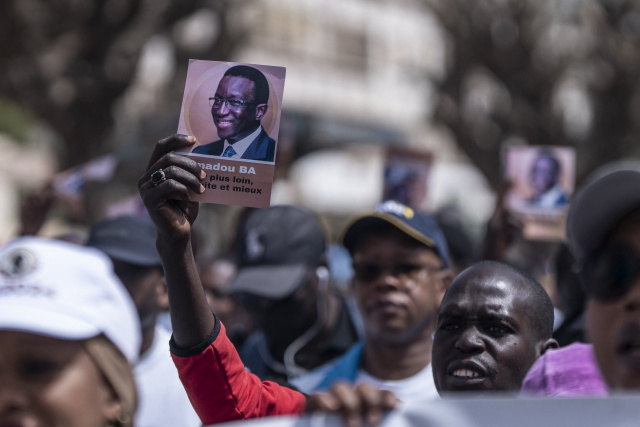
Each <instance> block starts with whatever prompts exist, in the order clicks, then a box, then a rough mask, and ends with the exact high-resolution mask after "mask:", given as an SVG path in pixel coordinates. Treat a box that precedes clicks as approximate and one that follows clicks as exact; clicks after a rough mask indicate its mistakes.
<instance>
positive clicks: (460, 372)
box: [453, 369, 480, 378]
mask: <svg viewBox="0 0 640 427" xmlns="http://www.w3.org/2000/svg"><path fill="white" fill-rule="evenodd" d="M453 376H454V377H459V378H478V377H479V376H480V374H479V373H477V372H474V371H471V370H469V369H456V370H455V371H453Z"/></svg>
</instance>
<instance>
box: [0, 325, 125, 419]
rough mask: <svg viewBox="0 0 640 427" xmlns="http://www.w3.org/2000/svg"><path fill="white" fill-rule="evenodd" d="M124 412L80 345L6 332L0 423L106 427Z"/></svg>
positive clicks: (1, 349)
mask: <svg viewBox="0 0 640 427" xmlns="http://www.w3.org/2000/svg"><path fill="white" fill-rule="evenodd" d="M121 408H122V407H121V404H120V403H119V401H118V400H117V399H116V398H115V393H114V392H113V391H112V390H111V388H110V387H109V386H108V385H107V384H106V382H105V380H104V378H103V376H102V375H101V373H100V371H99V370H98V368H97V366H96V365H95V363H94V362H93V360H92V359H91V357H90V356H89V354H88V353H87V352H86V351H85V350H84V348H83V345H82V343H81V342H80V341H68V340H61V339H56V338H50V337H45V336H42V335H35V334H30V333H25V332H16V331H6V330H2V331H0V425H2V426H24V427H104V426H105V425H108V422H107V421H114V420H116V418H117V416H118V414H119V413H120V412H121Z"/></svg>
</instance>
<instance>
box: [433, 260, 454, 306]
mask: <svg viewBox="0 0 640 427" xmlns="http://www.w3.org/2000/svg"><path fill="white" fill-rule="evenodd" d="M455 276H456V275H455V273H454V272H453V270H451V269H450V268H445V269H444V270H441V271H439V272H438V279H439V280H438V285H437V286H438V289H437V292H438V295H440V299H441V300H442V298H443V297H444V294H445V292H447V289H449V285H451V282H453V279H454V278H455Z"/></svg>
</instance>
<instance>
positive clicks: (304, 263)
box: [230, 205, 358, 382]
mask: <svg viewBox="0 0 640 427" xmlns="http://www.w3.org/2000/svg"><path fill="white" fill-rule="evenodd" d="M236 248H237V252H238V274H237V275H236V277H235V279H234V280H233V281H232V283H231V287H230V292H231V293H232V294H233V295H234V296H235V297H236V299H237V300H238V301H239V302H240V303H241V304H242V305H243V306H244V307H245V308H246V309H247V310H248V311H249V312H250V313H251V315H252V316H253V318H254V321H255V324H256V325H258V328H259V330H258V331H257V332H256V333H254V334H253V335H252V336H250V337H249V338H248V339H247V342H246V344H245V345H244V346H243V348H242V350H241V351H240V357H241V358H242V361H243V362H244V364H245V366H246V367H247V368H248V369H249V370H250V371H251V372H253V373H254V374H256V375H257V376H259V377H260V378H261V379H263V380H264V379H270V380H273V381H276V382H286V381H288V380H289V379H290V378H293V377H296V376H299V375H301V374H304V373H306V372H307V371H309V370H310V369H313V368H316V367H318V366H320V365H322V364H324V363H326V362H328V361H329V360H332V359H335V358H336V357H338V356H341V355H342V354H344V353H345V352H346V351H347V350H348V349H349V347H351V346H352V345H353V344H354V343H356V342H357V341H358V334H357V331H356V327H355V325H354V322H353V320H352V318H351V315H350V311H349V308H348V306H347V304H346V302H345V300H344V298H343V297H342V296H341V295H340V294H339V293H338V292H337V291H336V290H335V289H333V287H331V286H330V283H329V272H328V270H327V267H326V266H325V265H326V258H325V251H326V238H325V235H324V232H323V230H322V227H321V226H320V223H319V222H318V220H317V219H316V217H315V215H314V214H312V213H311V212H308V211H306V210H303V209H300V208H298V207H295V206H289V205H279V206H273V207H271V208H269V209H257V210H254V211H253V212H251V214H250V215H249V216H248V217H247V219H246V221H245V223H244V224H243V226H242V228H241V230H240V232H239V233H238V237H237V242H236Z"/></svg>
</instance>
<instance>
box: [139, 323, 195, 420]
mask: <svg viewBox="0 0 640 427" xmlns="http://www.w3.org/2000/svg"><path fill="white" fill-rule="evenodd" d="M170 337H171V336H170V334H169V332H167V330H166V329H164V328H163V327H162V326H158V325H156V329H155V335H154V337H153V344H152V345H151V348H149V350H147V352H146V353H145V354H143V355H142V357H140V361H139V362H138V363H137V364H136V366H135V367H134V368H133V374H134V376H135V379H136V385H137V386H138V401H139V402H138V410H137V412H136V416H135V426H136V427H164V426H166V427H175V426H185V427H200V426H202V423H201V422H200V418H198V415H196V412H195V411H194V410H193V407H192V406H191V402H189V398H188V397H187V392H186V391H185V390H184V387H183V386H182V383H181V382H180V378H179V377H178V370H177V369H176V366H175V365H174V364H173V361H172V360H171V353H170V352H169V338H170Z"/></svg>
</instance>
